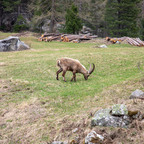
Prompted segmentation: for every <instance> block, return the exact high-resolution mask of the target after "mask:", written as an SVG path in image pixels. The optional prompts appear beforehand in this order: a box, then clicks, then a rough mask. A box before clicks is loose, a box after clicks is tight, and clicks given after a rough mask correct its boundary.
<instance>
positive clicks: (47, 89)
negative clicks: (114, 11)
mask: <svg viewBox="0 0 144 144" xmlns="http://www.w3.org/2000/svg"><path fill="white" fill-rule="evenodd" d="M9 35H12V34H11V33H6V34H5V33H0V39H2V38H6V37H7V36H9ZM20 39H21V40H22V41H24V42H25V43H26V44H28V45H30V47H31V49H30V50H26V51H16V52H1V53H0V119H2V121H1V122H0V131H1V134H0V143H1V142H2V143H46V142H48V141H51V140H53V139H56V140H57V139H58V140H60V139H63V138H64V137H66V136H67V135H66V133H68V131H71V129H72V128H73V127H72V128H71V129H70V128H69V129H66V128H65V127H66V126H65V125H66V124H68V125H69V123H74V122H76V123H78V121H81V120H82V119H83V118H89V117H90V113H92V112H94V111H96V110H98V109H100V108H105V107H108V106H111V105H112V104H116V103H124V102H125V101H126V100H128V99H129V95H130V94H131V92H132V91H134V90H135V89H138V88H139V89H141V90H144V88H143V79H142V78H143V76H144V74H143V73H142V72H140V71H139V69H138V63H140V64H141V70H143V66H144V48H143V47H134V46H130V45H128V44H116V45H108V48H96V45H97V44H96V43H79V44H75V43H64V42H55V41H53V42H38V41H37V39H36V37H33V36H27V37H20ZM61 57H70V58H74V59H78V60H79V61H80V62H81V63H82V64H83V65H84V66H85V67H86V68H87V69H89V62H91V63H94V64H95V66H96V68H95V71H94V72H93V73H92V75H91V76H90V77H89V79H88V80H87V81H85V80H84V77H83V75H81V74H77V82H71V81H70V80H71V77H72V73H71V72H67V73H66V80H67V82H64V81H63V79H62V76H61V74H62V73H61V74H60V75H59V81H57V80H56V71H57V70H58V67H57V66H56V60H57V59H58V58H61ZM88 125H89V124H88ZM63 128H65V132H63V134H62V133H61V134H59V132H60V130H62V129H63ZM57 135H58V137H57ZM68 139H71V136H70V137H69V138H68Z"/></svg>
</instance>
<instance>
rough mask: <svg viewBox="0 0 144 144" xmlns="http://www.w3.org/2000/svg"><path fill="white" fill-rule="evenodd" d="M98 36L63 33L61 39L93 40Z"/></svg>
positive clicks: (75, 41)
mask: <svg viewBox="0 0 144 144" xmlns="http://www.w3.org/2000/svg"><path fill="white" fill-rule="evenodd" d="M94 38H97V36H96V35H93V36H91V35H71V34H69V35H62V36H61V41H63V42H74V43H79V42H81V41H83V40H91V39H94Z"/></svg>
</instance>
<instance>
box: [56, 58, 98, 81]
mask: <svg viewBox="0 0 144 144" xmlns="http://www.w3.org/2000/svg"><path fill="white" fill-rule="evenodd" d="M57 66H58V67H59V68H60V69H59V70H58V71H57V72H56V79H57V80H59V77H58V75H59V73H61V72H63V74H62V76H63V80H64V81H65V82H66V79H65V74H66V72H67V71H71V72H72V73H73V77H72V79H71V81H73V80H74V81H76V73H81V74H83V76H84V78H85V80H87V79H88V77H89V76H90V75H91V74H92V72H93V71H94V69H95V65H94V64H93V68H92V67H91V64H90V69H89V71H88V70H86V68H85V67H84V66H83V65H82V64H81V63H80V62H79V61H78V60H75V59H72V58H61V59H58V60H57Z"/></svg>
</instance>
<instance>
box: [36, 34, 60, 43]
mask: <svg viewBox="0 0 144 144" xmlns="http://www.w3.org/2000/svg"><path fill="white" fill-rule="evenodd" d="M60 39H61V34H55V33H48V34H43V35H41V37H39V38H38V41H45V42H51V41H53V40H60Z"/></svg>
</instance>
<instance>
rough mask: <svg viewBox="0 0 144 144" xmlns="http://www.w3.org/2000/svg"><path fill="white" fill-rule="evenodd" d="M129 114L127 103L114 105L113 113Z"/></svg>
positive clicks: (117, 114)
mask: <svg viewBox="0 0 144 144" xmlns="http://www.w3.org/2000/svg"><path fill="white" fill-rule="evenodd" d="M127 114H128V110H127V107H126V106H125V105H123V104H116V105H114V106H112V115H114V116H123V115H127Z"/></svg>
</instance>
